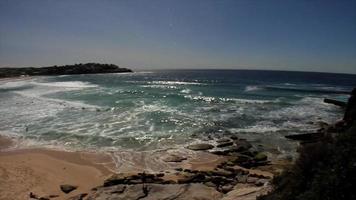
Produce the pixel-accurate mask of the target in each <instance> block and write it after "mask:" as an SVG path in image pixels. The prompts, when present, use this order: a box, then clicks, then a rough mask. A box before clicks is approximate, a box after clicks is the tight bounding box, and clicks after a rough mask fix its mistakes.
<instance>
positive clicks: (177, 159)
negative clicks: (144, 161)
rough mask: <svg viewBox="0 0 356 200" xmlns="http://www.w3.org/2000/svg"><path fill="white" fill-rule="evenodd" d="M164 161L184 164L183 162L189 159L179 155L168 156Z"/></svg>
mask: <svg viewBox="0 0 356 200" xmlns="http://www.w3.org/2000/svg"><path fill="white" fill-rule="evenodd" d="M162 160H163V161H164V162H182V161H183V160H187V158H186V157H184V156H179V155H168V156H165V157H163V159H162Z"/></svg>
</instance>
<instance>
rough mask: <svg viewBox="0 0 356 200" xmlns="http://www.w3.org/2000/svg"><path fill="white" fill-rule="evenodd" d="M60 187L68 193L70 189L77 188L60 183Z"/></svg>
mask: <svg viewBox="0 0 356 200" xmlns="http://www.w3.org/2000/svg"><path fill="white" fill-rule="evenodd" d="M60 188H61V190H62V192H64V193H66V194H68V193H70V192H71V191H73V190H75V189H77V188H78V186H74V185H68V184H65V185H60Z"/></svg>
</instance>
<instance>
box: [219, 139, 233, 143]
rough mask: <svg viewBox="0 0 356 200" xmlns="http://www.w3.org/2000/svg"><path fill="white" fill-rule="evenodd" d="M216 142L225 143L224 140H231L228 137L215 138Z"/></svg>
mask: <svg viewBox="0 0 356 200" xmlns="http://www.w3.org/2000/svg"><path fill="white" fill-rule="evenodd" d="M216 142H217V143H225V142H231V140H230V139H229V138H221V139H218V140H216Z"/></svg>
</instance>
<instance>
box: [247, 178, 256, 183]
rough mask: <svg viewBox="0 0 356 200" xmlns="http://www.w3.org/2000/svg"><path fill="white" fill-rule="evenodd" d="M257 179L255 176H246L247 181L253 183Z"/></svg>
mask: <svg viewBox="0 0 356 200" xmlns="http://www.w3.org/2000/svg"><path fill="white" fill-rule="evenodd" d="M257 181H258V178H256V177H248V178H247V180H246V182H247V183H252V184H255V183H256V182H257Z"/></svg>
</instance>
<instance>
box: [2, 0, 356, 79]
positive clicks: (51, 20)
mask: <svg viewBox="0 0 356 200" xmlns="http://www.w3.org/2000/svg"><path fill="white" fill-rule="evenodd" d="M86 62H100V63H113V64H117V65H119V66H122V67H129V68H132V69H143V70H146V69H184V68H191V69H205V68H209V69H212V68H213V69H264V70H267V69H270V70H294V71H320V72H338V73H353V74H356V0H333V1H329V0H305V1H303V0H245V1H244V0H60V1H58V0H22V1H20V0H0V67H24V66H34V67H37V66H52V65H65V64H74V63H86Z"/></svg>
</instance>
